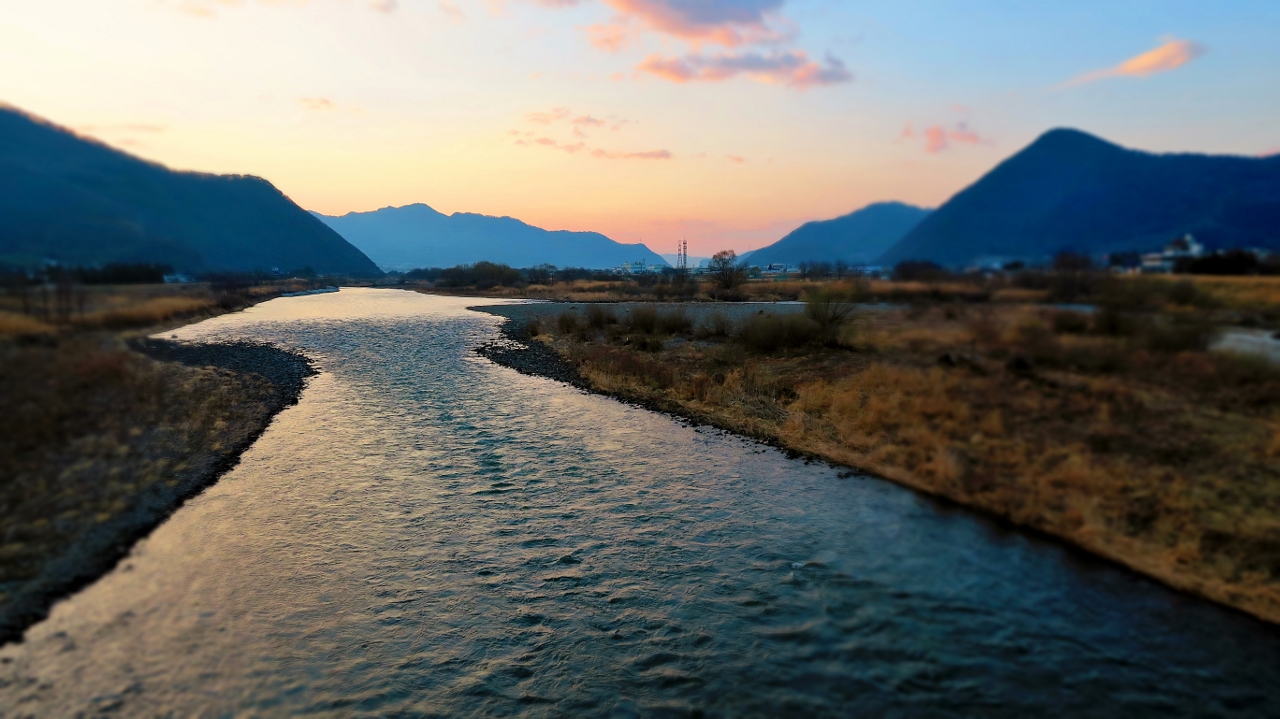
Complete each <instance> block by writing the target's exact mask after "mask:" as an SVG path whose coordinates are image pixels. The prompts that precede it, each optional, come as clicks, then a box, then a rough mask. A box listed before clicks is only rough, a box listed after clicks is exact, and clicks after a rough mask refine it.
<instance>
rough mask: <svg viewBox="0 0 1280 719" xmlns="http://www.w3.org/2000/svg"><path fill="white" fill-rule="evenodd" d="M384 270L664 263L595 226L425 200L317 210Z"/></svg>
mask: <svg viewBox="0 0 1280 719" xmlns="http://www.w3.org/2000/svg"><path fill="white" fill-rule="evenodd" d="M316 217H318V218H320V219H321V220H322V221H323V222H324V223H325V224H327V225H328V226H329V227H331V228H333V229H334V230H336V231H337V232H338V233H339V234H341V235H342V236H343V237H345V238H347V239H348V240H349V241H351V243H352V244H354V245H355V246H356V247H359V248H360V249H361V250H363V251H364V252H365V254H367V255H368V256H369V257H371V258H372V259H373V261H374V262H376V263H377V264H378V266H379V267H381V268H382V269H384V270H388V271H391V270H398V271H403V270H411V269H414V268H418V267H452V266H454V265H463V264H471V263H474V262H479V261H481V260H486V261H489V262H501V263H504V264H508V265H511V266H512V267H534V266H536V265H542V264H549V265H555V266H557V267H589V268H608V267H617V266H618V265H621V264H622V263H623V262H637V261H641V262H644V263H645V264H646V265H649V264H654V265H664V266H665V265H667V264H668V263H667V261H666V260H664V259H662V257H661V256H660V255H658V254H657V253H655V252H654V251H652V250H650V249H649V248H648V247H645V246H644V245H641V244H622V243H620V242H615V241H613V240H611V239H609V238H608V237H605V236H604V235H602V234H600V233H598V232H569V231H566V230H554V231H553V230H544V229H542V228H540V227H534V226H533V225H528V224H525V223H524V222H521V221H520V220H517V219H515V218H512V217H491V216H489V215H475V214H471V213H467V212H455V213H453V214H452V215H446V214H444V213H441V212H436V211H435V210H433V209H432V208H430V207H428V206H427V205H423V204H415V205H406V206H404V207H384V208H382V209H380V210H374V211H372V212H351V213H348V214H345V215H342V216H340V217H330V216H327V215H321V214H318V213H317V214H316Z"/></svg>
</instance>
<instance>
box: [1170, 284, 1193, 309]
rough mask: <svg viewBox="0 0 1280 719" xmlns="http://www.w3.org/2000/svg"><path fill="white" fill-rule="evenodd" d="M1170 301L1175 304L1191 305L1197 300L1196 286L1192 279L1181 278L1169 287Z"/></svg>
mask: <svg viewBox="0 0 1280 719" xmlns="http://www.w3.org/2000/svg"><path fill="white" fill-rule="evenodd" d="M1169 301H1170V302H1172V303H1174V304H1175V305H1189V304H1192V303H1194V302H1195V301H1196V286H1195V283H1193V282H1192V281H1191V280H1179V281H1177V282H1175V283H1173V286H1172V287H1170V288H1169Z"/></svg>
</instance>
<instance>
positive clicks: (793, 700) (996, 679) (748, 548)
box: [0, 289, 1280, 717]
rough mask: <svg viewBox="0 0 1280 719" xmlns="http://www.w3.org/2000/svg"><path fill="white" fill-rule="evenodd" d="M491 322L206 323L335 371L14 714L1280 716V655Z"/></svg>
mask: <svg viewBox="0 0 1280 719" xmlns="http://www.w3.org/2000/svg"><path fill="white" fill-rule="evenodd" d="M474 304H476V300H473V299H469V300H463V299H451V298H442V297H428V296H423V295H418V294H412V293H409V292H400V291H391V290H351V289H344V290H343V291H342V292H340V293H336V294H328V295H315V296H310V297H298V298H288V299H279V300H274V301H271V302H267V303H265V304H262V305H258V306H256V307H254V308H252V309H250V310H247V311H245V312H242V313H239V314H235V315H226V316H222V317H218V318H215V319H212V320H209V321H206V322H202V323H200V324H197V325H193V326H190V327H186V328H183V329H182V330H180V331H178V332H177V334H178V335H179V336H180V337H181V338H183V339H188V340H204V341H207V340H218V339H231V338H251V339H261V340H268V341H272V342H276V343H279V344H281V345H284V346H288V347H292V348H297V349H300V350H302V351H304V352H306V353H307V354H308V355H310V356H311V357H313V358H314V359H315V360H316V362H317V365H318V367H319V368H320V369H321V370H322V374H320V375H319V376H317V377H315V378H313V379H312V380H311V383H310V385H309V386H308V388H307V390H306V391H305V392H304V394H303V396H302V400H301V402H300V404H298V405H297V406H295V407H292V408H290V409H288V410H286V411H285V412H283V413H282V414H281V415H279V416H278V417H277V419H276V420H275V422H274V424H273V425H272V426H271V427H270V428H269V429H268V431H267V432H266V433H265V434H264V435H263V436H262V438H261V439H260V440H259V441H258V442H257V443H256V444H255V445H254V446H253V447H252V448H251V449H250V450H249V451H248V452H246V453H245V455H244V457H243V460H242V461H241V463H240V464H239V466H237V467H236V468H235V469H234V470H232V471H231V472H229V473H228V474H227V475H226V476H225V477H224V478H223V479H222V480H221V481H220V482H219V483H218V484H216V485H214V486H213V487H211V488H210V489H209V490H207V491H206V492H205V493H203V494H202V495H201V496H199V497H197V498H195V499H194V500H192V501H191V502H189V503H188V504H187V505H186V506H185V507H183V508H182V509H181V510H179V511H178V512H177V513H176V514H174V515H173V517H172V518H171V519H170V520H169V521H167V522H166V523H165V524H164V525H162V526H161V527H159V528H158V529H157V530H156V531H155V532H154V533H153V534H152V535H151V537H149V538H148V539H146V540H144V541H143V542H141V543H140V544H139V545H138V546H137V547H136V549H135V550H134V551H133V553H132V554H131V555H130V556H129V557H128V558H127V559H126V560H124V561H123V562H122V563H121V565H120V566H119V567H118V568H117V569H116V570H115V571H113V572H112V573H111V574H109V575H107V576H106V577H104V578H102V579H101V580H100V581H98V582H97V583H95V584H93V585H92V586H90V587H89V588H87V589H85V590H84V591H82V592H80V593H79V594H77V595H75V596H74V597H72V598H70V599H68V600H67V601H64V602H62V603H60V604H59V605H57V607H55V609H54V611H53V613H52V615H51V617H50V618H49V619H48V620H47V621H45V622H43V623H42V624H40V625H37V626H36V627H34V628H32V629H31V631H30V632H29V633H28V635H27V639H26V641H25V642H24V643H23V644H20V645H10V646H8V647H6V648H4V649H3V650H2V651H0V678H2V681H0V708H2V709H3V711H2V712H0V713H2V714H3V716H6V717H7V716H20V715H31V716H72V715H76V714H84V715H93V714H95V713H99V712H102V713H115V714H117V715H121V716H275V715H282V714H305V715H319V716H344V717H345V716H387V715H394V716H619V717H625V716H699V715H701V716H779V715H794V716H850V715H864V716H865V715H870V716H899V715H901V716H921V715H932V716H947V715H956V716H973V715H981V716H1023V717H1025V716H1030V715H1035V716H1079V715H1089V716H1118V717H1132V716H1140V715H1160V716H1179V715H1181V716H1214V715H1234V716H1240V715H1245V716H1248V715H1259V716H1264V715H1268V714H1270V715H1273V716H1274V715H1277V714H1280V633H1278V632H1277V631H1276V630H1275V629H1274V628H1272V627H1269V626H1267V625H1264V624H1261V623H1259V622H1256V621H1253V620H1251V619H1248V618H1246V617H1243V616H1239V615H1237V614H1234V613H1232V612H1229V611H1226V610H1223V609H1220V608H1218V607H1215V606H1211V605H1209V604H1207V603H1204V602H1201V601H1198V600H1195V599H1193V598H1189V597H1185V596H1182V595H1179V594H1177V593H1175V592H1172V591H1169V590H1166V589H1164V588H1162V587H1160V586H1157V585H1154V584H1152V583H1150V582H1147V581H1145V580H1143V579H1141V578H1138V577H1135V576H1133V575H1132V574H1129V573H1127V572H1125V571H1122V570H1119V569H1116V568H1114V567H1111V566H1108V565H1106V564H1104V563H1101V562H1097V561H1094V560H1092V559H1089V558H1088V557H1084V556H1081V555H1079V554H1077V553H1075V552H1072V551H1070V550H1067V549H1064V548H1062V547H1059V546H1057V545H1055V544H1053V543H1050V542H1046V541H1043V540H1040V539H1036V538H1032V537H1028V536H1026V535H1023V534H1020V533H1017V532H1011V531H1007V530H1004V529H1001V528H999V527H997V526H994V525H993V524H991V523H989V522H987V521H985V520H982V519H979V518H975V517H974V516H972V515H970V514H969V513H967V512H964V511H961V510H956V509H948V508H945V507H941V506H939V505H937V504H935V503H933V502H931V501H929V500H927V499H924V498H921V497H919V496H917V495H915V494H913V493H912V492H909V491H906V490H904V489H902V488H899V487H897V486H894V485H891V484H888V483H885V482H882V481H879V480H875V479H870V478H865V477H856V476H855V477H842V476H841V473H839V472H837V471H836V470H833V469H831V468H827V467H824V466H819V465H816V464H813V465H806V464H804V463H802V462H799V461H795V460H788V459H787V458H785V457H784V456H783V455H782V454H780V453H778V452H776V451H774V450H771V449H768V448H765V447H762V446H760V445H757V444H755V443H752V442H749V441H744V440H741V439H738V438H735V437H731V436H727V435H724V434H721V433H719V432H716V431H712V430H708V429H705V428H702V429H699V428H693V427H688V426H685V425H682V424H680V423H677V422H675V421H673V420H671V419H669V418H667V417H664V416H661V415H657V414H654V413H651V412H648V411H645V410H641V409H636V408H633V407H629V406H626V405H623V404H620V403H618V402H615V401H612V400H609V399H604V398H601V397H596V396H591V395H586V394H583V393H580V392H578V391H576V390H574V389H571V388H569V387H566V386H564V385H561V384H557V383H555V382H552V381H549V380H544V379H540V378H533V377H526V376H523V375H519V374H517V373H515V372H514V371H511V370H508V369H505V368H502V367H498V366H495V365H493V364H490V363H489V362H488V361H486V360H484V359H481V358H479V357H477V356H475V355H474V354H473V353H472V352H471V348H473V347H474V346H475V345H477V344H478V343H480V342H482V341H486V340H490V339H492V338H494V337H495V336H496V334H497V333H496V327H497V324H498V320H497V318H494V317H491V316H489V315H486V314H481V313H477V312H472V311H468V310H466V309H465V307H466V306H467V305H474Z"/></svg>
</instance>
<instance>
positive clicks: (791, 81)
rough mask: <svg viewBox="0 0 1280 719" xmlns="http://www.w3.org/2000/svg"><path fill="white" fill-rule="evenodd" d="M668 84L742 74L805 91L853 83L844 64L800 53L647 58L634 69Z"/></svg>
mask: <svg viewBox="0 0 1280 719" xmlns="http://www.w3.org/2000/svg"><path fill="white" fill-rule="evenodd" d="M636 69H637V70H639V71H641V72H645V73H648V74H650V75H654V76H656V77H660V78H662V79H664V80H669V81H671V82H681V83H683V82H695V81H702V82H723V81H724V80H729V79H731V78H734V77H737V76H738V75H744V76H746V77H749V78H751V79H753V80H756V81H759V82H769V83H778V84H782V85H789V86H791V87H798V88H808V87H813V86H815V85H834V84H838V83H842V82H850V81H851V80H853V73H851V72H849V71H848V70H847V69H846V68H845V66H844V63H842V62H840V61H839V60H838V59H836V58H834V57H828V58H827V59H826V62H825V64H820V63H818V62H817V61H814V60H811V59H809V56H808V55H806V54H805V53H804V51H803V50H791V51H787V52H777V53H770V54H760V53H755V52H746V53H725V54H719V55H698V54H691V55H685V56H684V57H662V56H661V55H650V56H649V57H647V58H645V59H644V61H642V62H641V63H640V65H639V66H637V68H636Z"/></svg>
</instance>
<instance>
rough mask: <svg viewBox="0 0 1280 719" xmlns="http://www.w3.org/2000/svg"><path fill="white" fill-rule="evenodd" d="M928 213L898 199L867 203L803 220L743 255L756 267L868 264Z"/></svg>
mask: <svg viewBox="0 0 1280 719" xmlns="http://www.w3.org/2000/svg"><path fill="white" fill-rule="evenodd" d="M928 215H929V210H926V209H924V208H921V207H913V206H912V205H905V204H903V203H901V202H880V203H876V204H873V205H867V206H866V207H864V208H862V209H861V210H856V211H854V212H850V213H849V214H847V215H844V216H842V217H837V218H835V219H834V220H818V221H815V222H806V223H804V224H803V225H801V226H800V227H798V228H796V229H795V230H794V231H792V232H791V233H790V234H788V235H787V236H786V237H783V238H782V239H780V240H778V241H777V242H775V243H773V244H772V245H768V246H766V247H761V248H760V249H758V250H755V251H753V252H751V253H748V254H747V255H746V256H745V258H744V259H745V260H746V261H748V262H749V263H750V264H752V265H757V266H759V267H767V266H768V265H770V264H774V263H777V264H788V265H798V264H800V263H801V262H838V261H844V262H847V263H849V264H850V265H871V264H875V262H876V260H877V259H879V257H880V256H881V255H883V254H884V253H885V251H887V250H888V249H889V248H890V247H892V246H893V244H894V243H895V242H897V241H898V240H901V239H902V238H903V237H904V236H905V235H906V234H907V233H908V232H910V231H911V230H912V228H914V227H915V226H916V225H918V224H920V221H921V220H923V219H924V218H925V217H927V216H928Z"/></svg>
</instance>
